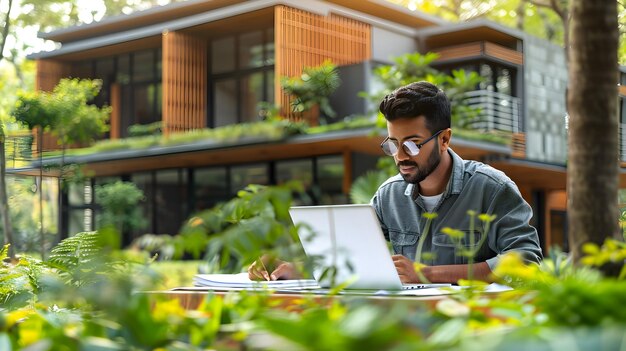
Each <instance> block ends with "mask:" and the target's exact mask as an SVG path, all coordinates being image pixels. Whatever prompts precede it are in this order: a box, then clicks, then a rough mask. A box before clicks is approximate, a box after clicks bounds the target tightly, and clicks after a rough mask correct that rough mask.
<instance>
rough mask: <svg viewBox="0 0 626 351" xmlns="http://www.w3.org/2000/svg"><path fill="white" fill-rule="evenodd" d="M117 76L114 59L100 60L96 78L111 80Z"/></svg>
mask: <svg viewBox="0 0 626 351" xmlns="http://www.w3.org/2000/svg"><path fill="white" fill-rule="evenodd" d="M113 74H115V60H114V59H113V58H112V57H108V58H104V59H100V60H98V61H96V77H97V78H99V79H105V80H109V79H112V78H114V77H112V75H113Z"/></svg>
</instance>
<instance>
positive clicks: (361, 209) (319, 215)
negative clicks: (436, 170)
mask: <svg viewBox="0 0 626 351" xmlns="http://www.w3.org/2000/svg"><path fill="white" fill-rule="evenodd" d="M289 214H290V215H291V219H292V221H293V223H294V224H303V225H304V227H305V228H306V227H309V228H310V230H306V229H301V230H299V231H298V235H299V237H300V242H301V243H302V247H303V248H304V252H305V253H306V255H307V256H308V257H309V258H316V259H318V260H316V262H315V263H316V264H315V265H314V269H313V276H314V277H315V279H316V280H317V281H318V283H319V284H320V286H322V287H330V286H332V285H333V283H334V284H335V285H337V284H342V283H348V285H347V287H346V289H372V290H402V289H420V288H429V287H438V286H449V285H450V284H405V285H403V284H402V282H401V281H400V277H399V276H398V273H397V271H396V268H395V266H394V264H393V260H392V259H391V254H390V252H389V249H388V248H387V244H386V241H385V238H384V235H383V233H382V230H381V228H380V222H379V221H378V217H377V216H376V213H375V212H374V209H373V208H372V206H370V205H331V206H296V207H291V208H290V209H289ZM328 267H336V269H337V271H336V276H335V279H334V280H331V279H330V277H329V275H328V274H326V275H324V270H325V269H327V268H328Z"/></svg>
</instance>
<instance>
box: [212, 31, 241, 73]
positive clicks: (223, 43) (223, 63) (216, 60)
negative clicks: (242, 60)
mask: <svg viewBox="0 0 626 351" xmlns="http://www.w3.org/2000/svg"><path fill="white" fill-rule="evenodd" d="M233 70H235V38H234V37H227V38H223V39H217V40H214V41H213V42H212V43H211V72H213V73H214V74H215V73H223V72H230V71H233Z"/></svg>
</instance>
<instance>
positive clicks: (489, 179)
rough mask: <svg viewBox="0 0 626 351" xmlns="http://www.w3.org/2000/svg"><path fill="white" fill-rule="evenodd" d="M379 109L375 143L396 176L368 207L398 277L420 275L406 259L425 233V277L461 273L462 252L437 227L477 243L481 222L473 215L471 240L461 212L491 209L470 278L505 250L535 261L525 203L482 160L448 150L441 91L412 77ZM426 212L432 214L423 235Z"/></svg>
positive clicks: (441, 278) (450, 279) (483, 276)
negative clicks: (383, 124)
mask: <svg viewBox="0 0 626 351" xmlns="http://www.w3.org/2000/svg"><path fill="white" fill-rule="evenodd" d="M380 111H381V113H382V114H383V115H384V116H385V119H386V120H387V132H388V137H387V138H386V139H385V141H383V143H382V144H381V147H382V149H383V151H384V152H385V153H386V154H387V155H390V156H393V157H394V160H395V162H396V165H397V166H398V170H399V171H400V174H398V175H396V176H394V177H392V178H390V179H388V180H387V181H386V182H385V183H383V185H381V186H380V188H379V189H378V191H377V192H376V194H375V195H374V197H373V199H372V206H373V207H374V209H375V210H376V213H377V214H378V218H379V220H380V222H381V227H382V229H383V232H384V234H385V237H386V238H387V240H389V241H391V244H392V245H393V249H394V253H395V255H393V256H392V257H393V261H394V264H395V266H396V269H397V271H398V274H399V275H400V279H401V280H402V282H403V283H416V282H419V280H420V279H419V277H418V275H417V274H416V272H415V269H414V266H413V260H414V259H415V254H416V249H417V245H418V244H417V243H418V240H419V238H420V236H421V235H428V237H426V238H425V239H426V240H424V245H423V248H422V253H426V252H428V253H430V255H428V256H431V257H430V258H429V259H427V260H423V263H425V264H427V266H426V267H423V268H422V270H421V272H422V274H423V275H424V276H425V278H427V279H428V280H429V281H430V282H434V283H437V282H445V283H455V282H457V281H458V280H459V279H467V278H468V277H467V274H468V269H467V268H468V267H467V258H466V257H464V256H461V255H459V251H461V250H459V247H458V245H455V243H454V241H453V240H452V238H451V237H450V236H449V235H447V234H444V233H442V229H443V228H444V227H449V228H452V229H455V230H459V231H460V232H461V233H463V237H462V238H461V244H462V245H464V246H466V247H467V246H469V245H470V244H471V243H477V242H478V241H479V240H478V239H479V236H480V235H481V234H482V231H481V229H482V226H483V225H485V223H483V222H482V221H479V220H478V219H475V221H474V222H475V225H476V228H475V230H474V235H475V237H474V238H471V237H470V235H472V234H471V230H470V228H471V226H470V222H471V217H470V215H469V214H468V211H474V213H476V214H483V213H484V214H489V215H495V219H494V220H493V221H492V222H491V223H489V227H488V229H489V231H488V232H487V233H486V235H487V237H486V240H485V241H484V244H483V245H482V247H481V248H479V249H477V254H476V256H475V258H474V259H475V262H477V263H475V264H474V267H473V274H474V276H473V277H474V278H475V279H480V280H489V276H490V274H491V271H492V269H493V268H494V267H495V265H496V263H497V261H498V255H500V254H502V253H505V252H508V251H516V252H518V253H520V254H521V255H522V256H523V257H524V259H525V260H526V261H528V262H537V263H538V262H539V261H540V260H541V259H542V254H541V248H540V247H539V239H538V236H537V231H536V229H535V228H533V227H532V226H531V225H530V224H529V221H530V219H531V217H532V209H531V208H530V206H529V205H528V204H527V203H526V202H525V201H524V199H523V198H522V196H521V195H520V193H519V190H518V189H517V187H516V185H515V184H514V183H513V181H511V180H510V179H509V178H508V177H507V176H506V175H505V174H504V173H502V172H500V171H498V170H496V169H494V168H492V167H490V166H488V165H485V164H482V163H480V162H476V161H467V160H463V159H461V158H460V157H459V156H458V155H457V154H456V153H454V151H452V149H451V148H450V139H451V136H452V130H451V129H450V103H449V101H448V98H447V97H446V95H445V94H444V93H443V91H441V90H440V89H438V88H437V87H436V86H434V85H433V84H430V83H428V82H417V83H412V84H409V85H407V86H404V87H401V88H398V89H396V90H395V91H393V92H392V93H390V94H389V95H387V96H386V97H385V98H384V99H383V101H382V102H381V104H380ZM427 212H432V213H437V217H436V218H435V219H433V220H432V223H431V226H430V230H429V232H428V233H424V229H425V228H424V227H425V224H426V222H427V221H426V219H425V218H424V217H423V214H424V213H427ZM475 249H476V248H475ZM424 256H426V255H424Z"/></svg>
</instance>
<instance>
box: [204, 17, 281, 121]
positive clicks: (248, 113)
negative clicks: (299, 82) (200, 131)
mask: <svg viewBox="0 0 626 351" xmlns="http://www.w3.org/2000/svg"><path fill="white" fill-rule="evenodd" d="M210 48H211V54H210V57H211V64H210V67H211V76H210V77H209V82H210V86H211V90H210V91H211V93H210V94H211V95H210V99H209V101H211V104H212V106H213V107H212V108H210V109H209V111H210V116H209V122H208V123H207V124H208V125H209V126H212V127H219V126H224V125H228V124H235V123H245V122H254V121H258V120H260V119H261V118H262V116H261V115H260V109H259V107H258V106H259V103H260V102H269V103H273V102H274V31H273V29H265V30H255V31H250V32H245V33H240V34H237V35H230V36H227V37H223V38H219V39H215V40H213V41H212V42H211V43H210Z"/></svg>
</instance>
